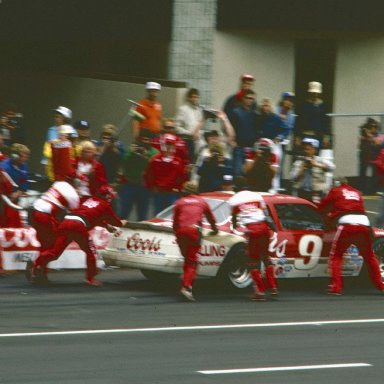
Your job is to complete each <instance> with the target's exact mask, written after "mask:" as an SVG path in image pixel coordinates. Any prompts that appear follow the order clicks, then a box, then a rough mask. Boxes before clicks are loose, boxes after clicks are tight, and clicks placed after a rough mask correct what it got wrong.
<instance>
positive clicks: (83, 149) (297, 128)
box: [0, 74, 384, 226]
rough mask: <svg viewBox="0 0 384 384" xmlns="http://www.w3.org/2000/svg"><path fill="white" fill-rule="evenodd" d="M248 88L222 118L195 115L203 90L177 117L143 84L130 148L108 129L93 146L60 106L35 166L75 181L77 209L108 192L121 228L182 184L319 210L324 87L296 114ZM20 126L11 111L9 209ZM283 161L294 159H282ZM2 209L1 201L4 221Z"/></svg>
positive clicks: (373, 181)
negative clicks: (305, 203)
mask: <svg viewBox="0 0 384 384" xmlns="http://www.w3.org/2000/svg"><path fill="white" fill-rule="evenodd" d="M254 85H255V78H254V77H253V76H252V75H249V74H244V75H241V77H240V85H239V89H238V90H237V91H236V92H235V93H234V94H233V95H232V96H230V97H228V98H227V99H226V100H225V102H224V104H223V108H222V110H209V109H204V108H203V107H201V106H200V93H199V90H197V89H195V88H191V89H189V90H188V91H187V93H186V95H185V102H184V103H183V105H181V106H180V107H179V108H178V110H177V111H176V113H175V116H174V117H166V116H163V109H162V105H161V97H160V95H161V85H160V84H159V83H156V82H148V83H146V86H145V97H144V98H143V99H141V100H139V101H138V103H137V106H136V110H135V111H134V113H133V114H132V126H131V129H132V143H130V144H129V143H123V142H121V141H120V140H119V137H118V135H119V133H118V130H117V128H116V127H115V126H114V125H113V124H109V123H108V124H105V125H104V126H103V127H101V129H100V131H101V133H100V134H99V135H98V137H95V135H94V129H93V127H91V125H90V123H89V121H88V120H78V121H76V122H74V123H72V111H71V110H70V109H69V108H67V107H65V106H59V107H57V108H55V109H54V110H53V111H52V112H53V113H52V117H53V125H52V126H51V127H50V128H48V130H47V133H46V138H45V140H46V141H45V143H44V145H43V148H42V154H41V155H42V158H41V164H42V165H43V167H44V170H45V173H46V176H47V178H48V179H49V181H50V182H55V181H64V180H67V179H68V178H71V179H72V180H74V185H75V186H76V190H77V191H78V193H79V195H80V198H81V199H82V200H84V199H86V198H87V197H89V196H92V195H93V194H94V193H95V191H96V190H97V189H98V188H99V187H100V186H101V185H103V184H106V183H108V184H109V185H111V186H112V187H113V188H114V189H115V190H116V191H117V192H118V198H117V199H116V201H114V202H113V208H114V209H115V211H116V212H117V214H118V215H119V217H120V218H122V219H127V218H128V217H130V216H131V214H132V212H133V210H136V212H135V219H136V220H139V221H141V220H145V219H147V218H149V217H150V216H152V215H153V214H157V213H159V212H160V211H161V210H163V209H164V208H166V207H167V206H169V205H170V204H172V203H174V202H175V201H176V200H177V199H178V198H179V196H180V193H181V191H182V188H183V184H184V183H185V182H186V181H193V182H196V183H198V186H199V187H198V188H199V192H211V191H218V190H223V191H234V190H235V189H236V186H237V185H240V184H241V185H242V186H243V187H244V185H246V186H247V187H248V188H249V189H250V190H253V191H271V192H279V191H281V190H282V189H283V188H282V187H284V190H285V191H286V192H287V193H292V194H296V195H298V196H301V197H303V198H306V199H309V200H311V201H315V202H316V201H318V199H319V198H321V197H322V196H324V194H325V193H326V192H327V190H328V188H329V185H328V184H327V176H326V175H327V173H329V172H333V171H334V169H335V165H334V164H333V162H332V160H331V159H324V158H322V157H321V156H319V151H320V150H322V149H331V148H332V130H331V125H330V121H329V118H328V117H327V113H328V112H329V111H328V109H327V106H326V104H325V103H324V102H323V100H322V98H321V95H322V84H321V83H319V82H316V81H312V82H310V83H309V84H308V89H307V91H308V98H307V100H305V101H304V102H303V103H301V104H299V105H295V101H296V100H295V94H294V93H293V92H291V91H285V92H282V94H281V99H280V100H279V101H278V102H277V103H276V105H274V103H273V102H272V100H271V99H269V98H263V99H261V100H260V101H259V102H258V101H257V99H256V92H255V90H254ZM22 120H23V119H22V114H21V113H20V112H18V109H17V107H16V106H15V105H13V104H8V105H6V106H5V107H4V108H3V111H2V117H1V125H0V167H1V177H0V193H1V194H3V195H6V196H8V197H9V199H10V200H11V201H12V202H13V203H15V204H17V202H18V199H19V198H20V196H21V195H22V194H23V193H24V192H26V191H27V190H28V188H29V186H28V179H29V170H28V157H29V154H30V151H29V149H28V147H27V146H26V144H27V143H25V140H24V135H23V126H22ZM379 130H380V126H379V124H378V122H376V121H375V120H373V119H371V118H369V119H368V120H367V122H366V123H365V124H364V125H363V126H362V127H361V130H360V182H361V186H364V188H367V189H369V190H370V191H372V190H375V189H376V188H377V181H378V180H379V179H380V177H376V176H375V175H376V174H377V172H376V171H378V173H379V174H380V175H382V174H384V171H382V169H384V166H382V164H384V160H382V159H384V150H382V149H381V148H382V142H383V141H382V140H380V137H381V136H380V135H379ZM380 150H381V152H380ZM288 152H289V153H290V154H291V155H293V156H291V157H289V158H288V157H287V156H286V154H287V153H288ZM380 156H381V157H380ZM292 159H293V160H292ZM287 161H289V164H287ZM380 167H381V168H380ZM284 169H289V172H287V174H284V172H283V170H284ZM370 169H371V174H367V173H368V172H369V170H370ZM381 178H382V177H381ZM283 180H284V185H283V184H282V181H283ZM380 180H381V179H380ZM287 181H289V182H288V183H287ZM382 184H383V185H384V183H382ZM364 192H367V191H364ZM152 206H153V207H154V212H152V211H151V209H150V208H151V207H152ZM8 209H10V208H9V206H8V205H7V204H5V203H4V202H0V210H1V213H4V212H5V210H8ZM0 224H1V223H0ZM8 224H9V223H8ZM1 225H2V226H4V225H5V224H4V223H2V224H1Z"/></svg>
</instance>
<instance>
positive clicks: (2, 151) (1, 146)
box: [0, 132, 9, 162]
mask: <svg viewBox="0 0 384 384" xmlns="http://www.w3.org/2000/svg"><path fill="white" fill-rule="evenodd" d="M8 155H9V147H8V146H7V145H5V143H4V137H3V134H2V133H1V132H0V162H1V161H3V160H5V159H6V158H7V157H8Z"/></svg>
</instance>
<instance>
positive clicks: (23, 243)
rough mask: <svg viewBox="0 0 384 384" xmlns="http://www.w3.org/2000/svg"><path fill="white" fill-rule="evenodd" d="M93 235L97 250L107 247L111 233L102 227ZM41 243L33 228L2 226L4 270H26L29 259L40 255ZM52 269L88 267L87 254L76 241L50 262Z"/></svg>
mask: <svg viewBox="0 0 384 384" xmlns="http://www.w3.org/2000/svg"><path fill="white" fill-rule="evenodd" d="M91 237H92V240H93V242H94V244H95V247H96V249H97V250H102V249H104V248H105V247H106V245H107V244H108V242H109V240H110V239H111V234H110V233H109V232H108V231H107V230H106V229H105V228H102V227H96V228H95V229H93V230H92V231H91ZM39 249H40V243H39V241H38V240H37V239H36V231H35V230H34V229H33V228H31V227H27V228H0V256H1V258H0V266H1V267H2V268H3V269H4V270H24V269H25V265H26V262H27V261H28V260H34V259H35V258H36V257H37V256H38V255H39ZM97 265H98V267H102V266H104V262H103V260H102V258H98V260H97ZM48 266H49V268H51V269H83V268H86V261H85V254H84V252H83V251H81V250H80V248H79V246H78V245H77V244H76V243H73V242H72V243H71V244H69V246H68V247H67V249H66V250H65V251H64V253H63V254H62V255H61V256H60V258H59V259H58V260H55V261H53V262H51V263H49V264H48Z"/></svg>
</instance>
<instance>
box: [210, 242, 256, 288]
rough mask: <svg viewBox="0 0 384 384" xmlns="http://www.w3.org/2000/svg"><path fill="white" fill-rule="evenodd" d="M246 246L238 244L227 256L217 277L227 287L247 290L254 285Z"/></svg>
mask: <svg viewBox="0 0 384 384" xmlns="http://www.w3.org/2000/svg"><path fill="white" fill-rule="evenodd" d="M245 246H246V245H245V243H238V244H236V245H234V246H233V247H232V248H231V249H230V250H229V252H228V254H227V255H226V256H225V259H224V261H223V264H222V265H221V267H220V270H219V273H218V275H217V277H218V278H219V279H220V280H221V281H222V282H224V283H225V284H226V285H230V286H232V287H235V288H246V287H249V286H250V285H251V284H252V278H251V275H250V274H249V268H248V256H247V254H246V250H245Z"/></svg>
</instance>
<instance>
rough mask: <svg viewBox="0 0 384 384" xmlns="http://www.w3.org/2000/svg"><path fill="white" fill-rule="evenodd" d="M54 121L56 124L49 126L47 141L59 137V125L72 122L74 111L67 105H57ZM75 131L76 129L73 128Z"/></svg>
mask: <svg viewBox="0 0 384 384" xmlns="http://www.w3.org/2000/svg"><path fill="white" fill-rule="evenodd" d="M53 112H54V115H53V121H54V125H53V126H52V127H50V128H48V132H47V137H46V141H51V140H55V139H58V138H59V127H60V126H62V125H64V124H70V123H71V119H72V111H71V110H70V109H69V108H67V107H63V106H60V107H57V108H56V109H54V110H53ZM73 132H74V133H75V132H76V131H75V129H74V128H73Z"/></svg>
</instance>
